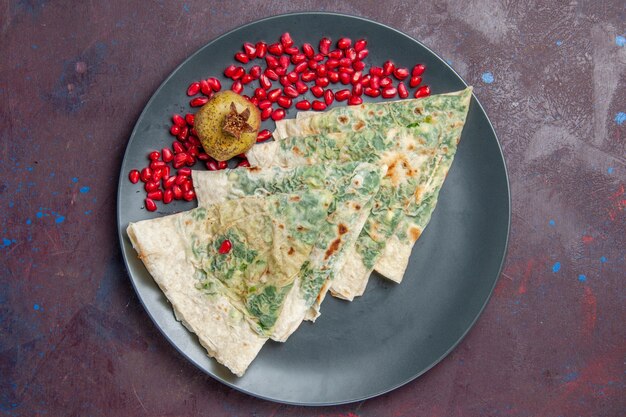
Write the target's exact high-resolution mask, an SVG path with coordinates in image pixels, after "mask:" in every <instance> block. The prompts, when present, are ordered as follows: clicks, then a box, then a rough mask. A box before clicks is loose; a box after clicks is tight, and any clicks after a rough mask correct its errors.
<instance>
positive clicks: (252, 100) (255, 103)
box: [250, 97, 259, 106]
mask: <svg viewBox="0 0 626 417" xmlns="http://www.w3.org/2000/svg"><path fill="white" fill-rule="evenodd" d="M250 103H252V104H254V105H255V106H258V105H259V99H258V98H256V97H252V98H251V99H250Z"/></svg>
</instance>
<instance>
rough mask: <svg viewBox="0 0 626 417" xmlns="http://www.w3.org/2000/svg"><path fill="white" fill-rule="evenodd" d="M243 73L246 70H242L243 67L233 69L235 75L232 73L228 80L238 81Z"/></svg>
mask: <svg viewBox="0 0 626 417" xmlns="http://www.w3.org/2000/svg"><path fill="white" fill-rule="evenodd" d="M245 73H246V70H245V69H243V67H237V68H236V69H235V73H234V74H233V76H232V77H230V78H232V79H233V80H238V79H240V78H241V77H243V76H244V74H245Z"/></svg>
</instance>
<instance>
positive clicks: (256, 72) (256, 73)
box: [248, 65, 263, 80]
mask: <svg viewBox="0 0 626 417" xmlns="http://www.w3.org/2000/svg"><path fill="white" fill-rule="evenodd" d="M262 72H263V70H262V69H261V67H260V66H258V65H254V66H253V67H252V68H250V71H248V73H249V74H250V76H251V77H252V78H254V79H255V80H256V79H257V78H259V77H260V76H261V73H262Z"/></svg>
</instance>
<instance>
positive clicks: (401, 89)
mask: <svg viewBox="0 0 626 417" xmlns="http://www.w3.org/2000/svg"><path fill="white" fill-rule="evenodd" d="M398 96H399V97H400V98H407V97H408V96H409V90H407V89H406V85H404V83H399V84H398Z"/></svg>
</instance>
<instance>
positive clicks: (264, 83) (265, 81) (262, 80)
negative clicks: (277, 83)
mask: <svg viewBox="0 0 626 417" xmlns="http://www.w3.org/2000/svg"><path fill="white" fill-rule="evenodd" d="M272 72H273V71H272ZM259 85H260V86H261V88H262V89H264V90H269V89H270V88H271V87H272V82H271V81H270V80H269V78H268V77H267V75H265V74H262V75H261V76H260V77H259Z"/></svg>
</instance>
